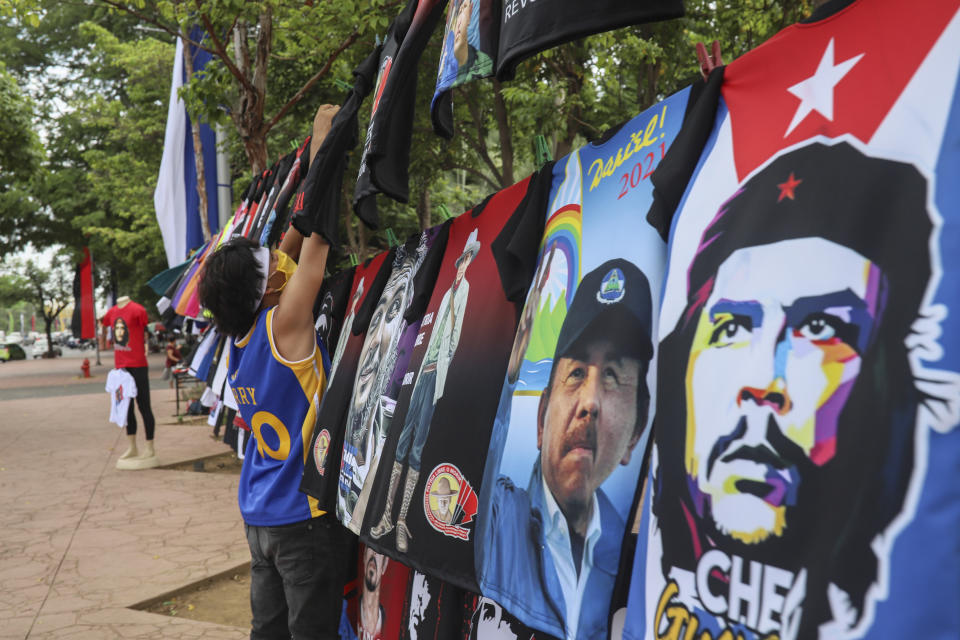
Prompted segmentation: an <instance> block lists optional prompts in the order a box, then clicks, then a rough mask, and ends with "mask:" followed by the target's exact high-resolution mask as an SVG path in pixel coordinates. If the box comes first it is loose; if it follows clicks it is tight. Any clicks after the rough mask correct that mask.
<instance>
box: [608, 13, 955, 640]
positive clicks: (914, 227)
mask: <svg viewBox="0 0 960 640" xmlns="http://www.w3.org/2000/svg"><path fill="white" fill-rule="evenodd" d="M958 9H960V3H958V2H956V0H948V1H933V2H926V3H924V4H923V7H922V9H918V10H907V9H906V8H905V7H904V5H903V4H902V3H900V2H895V1H892V0H875V1H872V2H854V3H849V2H842V3H836V2H833V3H827V4H826V5H824V6H823V7H821V8H820V10H818V12H816V13H815V15H814V16H813V18H812V19H811V20H809V21H807V22H806V23H804V24H797V25H794V26H791V27H788V28H787V29H785V30H783V31H781V32H780V33H779V34H777V35H776V36H774V37H773V38H771V39H770V40H769V41H767V42H766V43H764V44H763V45H761V46H760V47H758V48H757V49H755V50H754V51H751V52H750V53H747V54H746V55H744V56H742V57H740V58H738V59H737V60H736V61H734V62H733V63H732V64H730V65H729V66H728V67H727V68H726V69H725V70H723V71H721V72H714V73H715V74H722V80H723V85H722V96H721V99H720V100H719V104H718V105H717V106H716V107H715V115H713V114H707V115H708V117H709V123H710V124H711V125H712V130H711V129H708V133H709V135H708V136H706V137H705V138H704V139H703V140H702V141H701V144H700V145H699V148H697V147H696V146H689V147H684V146H681V141H680V140H679V139H678V141H677V143H676V146H675V147H674V149H673V150H672V151H671V152H670V154H669V155H668V156H667V159H666V161H665V162H664V163H663V167H664V168H666V167H667V166H668V165H669V166H671V167H672V169H671V171H670V172H665V173H664V174H661V175H663V176H668V175H674V176H675V175H680V174H682V173H684V172H682V171H675V170H673V169H676V167H673V166H672V165H673V164H674V162H673V161H674V152H675V151H676V152H678V153H677V155H676V160H677V162H678V163H681V164H682V163H686V164H687V167H688V171H687V172H686V174H687V175H689V176H691V178H690V180H689V181H684V182H683V183H682V184H681V185H680V187H679V189H676V188H675V187H676V185H671V184H667V183H664V184H661V181H660V180H659V179H657V181H656V188H657V190H658V202H659V203H661V204H662V205H663V207H662V208H661V209H660V210H659V211H658V212H655V213H656V215H655V218H657V219H659V220H662V221H663V222H665V223H666V225H665V229H666V228H669V239H670V248H669V266H668V274H667V278H666V284H665V287H664V297H663V303H662V310H661V316H660V332H659V335H660V350H659V355H660V365H659V366H660V371H659V377H658V389H659V391H658V398H657V418H656V424H655V427H654V433H655V458H654V463H653V465H652V470H651V475H650V483H649V487H650V489H651V490H650V491H648V492H647V494H646V498H645V503H644V505H643V520H642V522H641V527H640V539H639V542H638V548H637V553H636V564H635V572H634V579H633V582H632V592H631V597H630V600H629V602H628V607H627V612H626V614H627V621H626V622H627V626H626V630H625V634H624V636H625V637H629V638H667V639H672V638H686V637H691V636H696V637H697V638H701V637H702V638H720V637H729V636H731V635H732V636H736V637H742V638H745V639H755V638H770V637H778V638H780V639H781V640H789V639H794V638H816V637H820V638H904V637H915V638H933V637H938V638H949V637H958V635H960V618H958V615H957V602H960V548H958V546H957V544H956V542H957V531H958V530H960V488H958V487H960V485H958V483H957V482H956V470H957V468H958V465H960V429H958V428H957V424H958V416H960V413H958V410H960V374H958V371H960V324H958V321H957V317H958V313H957V312H958V307H960V295H958V292H960V288H958V286H957V283H958V278H960V252H958V251H957V247H958V246H960V187H958V182H957V177H958V176H960V96H958V92H957V87H958V85H957V82H958V72H960V56H958V54H957V48H956V44H957V42H960V13H958ZM906 34H909V36H906ZM717 79H720V75H718V77H717ZM658 178H659V175H658ZM661 187H663V194H662V195H664V196H665V197H664V198H663V199H662V200H661V198H660V190H661ZM671 194H674V195H675V198H674V199H673V200H672V204H671V202H670V196H671Z"/></svg>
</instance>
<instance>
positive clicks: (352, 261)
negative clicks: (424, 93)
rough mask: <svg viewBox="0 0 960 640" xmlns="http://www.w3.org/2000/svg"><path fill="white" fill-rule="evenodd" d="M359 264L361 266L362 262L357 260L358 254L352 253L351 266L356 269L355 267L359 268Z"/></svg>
mask: <svg viewBox="0 0 960 640" xmlns="http://www.w3.org/2000/svg"><path fill="white" fill-rule="evenodd" d="M358 264H360V261H359V260H358V259H357V254H355V253H351V254H350V266H351V267H355V266H357V265H358Z"/></svg>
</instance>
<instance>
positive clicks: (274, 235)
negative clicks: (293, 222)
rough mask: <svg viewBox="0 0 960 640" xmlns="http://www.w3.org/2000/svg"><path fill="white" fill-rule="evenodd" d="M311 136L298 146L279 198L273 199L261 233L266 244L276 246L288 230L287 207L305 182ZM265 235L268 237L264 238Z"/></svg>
mask: <svg viewBox="0 0 960 640" xmlns="http://www.w3.org/2000/svg"><path fill="white" fill-rule="evenodd" d="M310 138H311V136H307V138H306V139H305V140H304V141H303V144H301V145H300V147H299V148H297V151H296V154H295V156H294V159H293V164H291V165H290V171H288V172H287V177H286V179H284V181H283V186H282V187H281V188H280V191H279V193H278V194H277V199H276V200H274V201H273V207H271V211H270V217H269V218H268V219H267V227H266V230H265V232H264V233H262V234H261V238H262V239H265V240H266V242H264V243H262V244H264V245H265V246H268V247H272V246H274V245H275V244H276V243H277V241H278V240H279V239H280V236H281V235H282V234H283V232H284V231H286V230H287V226H288V224H289V221H290V216H289V214H288V209H287V207H288V206H289V204H290V200H291V198H292V196H293V194H294V193H296V192H297V191H298V190H299V187H300V183H301V182H303V177H304V176H305V175H306V171H307V168H308V164H309V163H308V162H307V159H308V158H309V157H310V151H309V149H310ZM264 236H266V237H265V238H264Z"/></svg>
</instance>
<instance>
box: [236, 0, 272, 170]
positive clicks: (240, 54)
mask: <svg viewBox="0 0 960 640" xmlns="http://www.w3.org/2000/svg"><path fill="white" fill-rule="evenodd" d="M258 23H259V24H258V33H257V50H256V58H255V59H254V60H253V61H252V62H251V60H250V48H249V45H248V44H247V24H246V23H245V22H243V21H238V22H237V25H236V27H235V29H234V38H233V46H234V57H235V59H236V61H237V67H238V69H239V70H240V73H242V74H243V76H244V77H245V78H247V79H248V80H249V82H243V83H240V87H239V94H238V96H237V103H236V105H235V107H234V109H233V110H232V111H231V112H230V118H231V119H232V120H233V124H234V126H235V127H236V128H237V132H238V133H239V134H240V139H241V140H243V149H244V152H245V153H246V155H247V161H248V162H249V163H250V169H251V171H252V172H253V175H255V176H256V175H260V174H261V173H263V170H264V169H266V168H267V132H266V128H265V126H264V121H263V111H264V107H265V96H266V93H267V58H268V56H269V55H270V39H271V38H272V35H273V28H272V15H271V11H270V10H269V9H268V10H267V12H266V13H263V14H261V15H260V19H259V20H258Z"/></svg>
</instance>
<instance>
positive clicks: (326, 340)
mask: <svg viewBox="0 0 960 640" xmlns="http://www.w3.org/2000/svg"><path fill="white" fill-rule="evenodd" d="M353 273H354V268H353V267H350V268H349V269H345V270H343V271H340V272H338V273H335V274H334V275H332V276H330V277H329V278H325V279H324V281H323V285H322V286H321V287H320V291H319V292H318V293H317V299H316V300H315V301H314V303H313V317H314V320H315V322H314V327H315V328H316V330H317V335H318V336H319V337H320V340H321V341H323V346H325V347H326V348H327V353H333V349H334V347H335V346H336V344H337V340H339V339H340V328H341V327H342V326H343V317H344V315H346V313H347V302H348V301H349V300H350V288H351V286H353Z"/></svg>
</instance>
